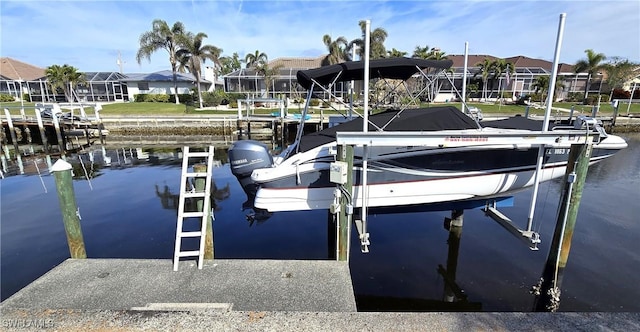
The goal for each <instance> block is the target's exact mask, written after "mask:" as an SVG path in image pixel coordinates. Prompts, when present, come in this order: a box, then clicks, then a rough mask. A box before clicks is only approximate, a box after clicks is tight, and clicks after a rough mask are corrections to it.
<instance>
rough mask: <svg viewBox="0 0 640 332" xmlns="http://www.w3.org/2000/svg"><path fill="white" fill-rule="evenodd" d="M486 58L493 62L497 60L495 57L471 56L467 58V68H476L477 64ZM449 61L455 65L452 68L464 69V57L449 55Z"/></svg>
mask: <svg viewBox="0 0 640 332" xmlns="http://www.w3.org/2000/svg"><path fill="white" fill-rule="evenodd" d="M485 58H487V59H489V60H491V61H493V60H496V59H498V58H496V57H495V56H493V55H472V54H469V56H468V57H467V66H468V67H476V64H477V63H479V62H482V61H483V60H484V59H485ZM447 59H449V60H451V61H453V65H452V66H451V67H461V68H462V67H464V55H447Z"/></svg>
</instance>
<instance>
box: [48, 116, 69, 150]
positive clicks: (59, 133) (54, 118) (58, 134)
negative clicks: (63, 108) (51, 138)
mask: <svg viewBox="0 0 640 332" xmlns="http://www.w3.org/2000/svg"><path fill="white" fill-rule="evenodd" d="M52 113H53V112H52ZM56 115H57V114H56V113H53V116H52V117H51V120H52V121H53V127H54V128H55V130H56V137H57V138H58V147H59V148H60V153H62V154H64V152H65V151H66V146H65V144H64V141H63V140H62V131H61V130H60V122H58V117H57V116H56Z"/></svg>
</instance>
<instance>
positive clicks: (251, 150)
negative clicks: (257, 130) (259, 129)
mask: <svg viewBox="0 0 640 332" xmlns="http://www.w3.org/2000/svg"><path fill="white" fill-rule="evenodd" d="M229 163H230V164H231V173H232V174H233V175H235V177H236V178H237V179H238V181H240V185H242V189H243V190H244V192H245V193H246V194H247V196H251V197H253V196H255V193H256V190H257V188H256V184H255V183H253V181H251V173H252V172H253V170H254V169H258V168H267V167H271V166H273V157H271V154H270V153H269V148H268V147H267V146H266V145H265V144H264V143H260V142H257V141H251V140H247V141H238V142H235V143H233V145H231V147H230V148H229Z"/></svg>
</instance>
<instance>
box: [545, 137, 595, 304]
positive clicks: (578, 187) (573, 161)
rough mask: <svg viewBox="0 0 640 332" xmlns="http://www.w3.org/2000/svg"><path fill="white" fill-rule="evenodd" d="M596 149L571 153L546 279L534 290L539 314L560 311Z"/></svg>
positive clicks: (581, 148) (578, 148)
mask: <svg viewBox="0 0 640 332" xmlns="http://www.w3.org/2000/svg"><path fill="white" fill-rule="evenodd" d="M592 149H593V145H592V144H591V142H588V143H587V144H575V145H572V146H571V149H570V151H569V161H568V163H567V170H566V172H565V176H564V188H563V192H562V198H561V203H560V209H559V210H560V212H559V213H558V219H557V221H556V228H555V231H554V233H553V240H552V242H551V249H550V251H549V256H547V262H546V264H545V267H544V271H543V273H542V278H541V279H540V283H539V284H538V285H537V286H534V294H535V295H536V300H535V304H534V310H535V311H552V312H553V311H556V310H557V309H558V308H559V307H560V286H561V284H562V277H563V274H564V268H565V266H566V265H567V261H568V258H569V251H570V249H571V239H572V237H573V230H574V228H575V225H576V221H577V216H578V208H579V207H580V199H581V198H582V189H583V188H584V182H585V179H586V177H587V170H588V168H589V158H590V156H591V151H592Z"/></svg>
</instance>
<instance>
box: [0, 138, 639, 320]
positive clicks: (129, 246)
mask: <svg viewBox="0 0 640 332" xmlns="http://www.w3.org/2000/svg"><path fill="white" fill-rule="evenodd" d="M623 136H624V137H625V138H626V139H627V141H628V143H629V148H627V149H626V150H623V151H621V152H619V153H618V154H616V155H615V156H614V157H613V158H610V159H608V160H605V161H603V162H602V163H599V164H597V165H594V166H592V167H591V168H590V169H589V173H588V176H587V180H586V185H585V189H584V193H583V198H582V203H581V205H580V212H579V215H578V222H577V225H576V229H575V234H574V237H573V244H572V247H571V254H570V256H569V262H568V265H567V267H566V269H565V276H564V281H563V285H562V294H561V303H560V310H561V311H640V301H638V298H640V287H638V285H640V273H639V272H638V271H640V245H638V240H639V239H640V223H639V221H640V204H638V202H639V194H640V135H638V134H625V135H623ZM142 146H143V143H141V142H132V143H121V142H119V143H117V144H112V143H107V144H106V145H105V146H104V147H103V146H100V145H94V146H92V147H91V148H89V149H87V150H85V151H81V152H80V153H78V154H73V155H70V156H68V157H67V160H68V161H70V162H71V163H72V164H73V165H74V179H75V180H74V189H75V193H76V199H77V203H78V206H79V209H80V211H79V212H80V216H81V223H82V229H83V232H84V240H85V243H86V250H87V255H88V256H89V257H90V258H164V259H170V258H171V257H172V254H173V245H174V236H175V227H176V226H175V225H176V217H177V197H178V191H179V185H180V184H179V182H180V181H179V179H180V171H181V169H180V163H181V154H180V148H179V147H178V146H170V145H169V144H166V145H164V146H161V145H157V144H156V145H155V146H153V147H142ZM215 153H216V159H217V160H219V162H220V163H219V165H217V166H216V167H215V168H214V170H213V177H214V181H215V222H214V231H215V235H214V237H215V256H216V257H217V258H225V259H233V258H251V259H328V258H329V257H330V256H331V252H332V250H331V244H330V241H329V240H328V234H329V231H328V228H329V226H328V225H329V224H328V221H327V220H328V218H327V212H326V211H310V212H283V213H274V214H272V215H271V216H270V217H269V218H268V219H260V218H255V216H253V215H252V213H251V212H252V211H250V210H247V209H243V203H244V202H245V200H246V196H245V194H244V192H243V191H242V189H241V188H240V186H239V184H238V183H237V181H236V179H235V178H234V177H233V175H232V174H231V172H230V170H229V165H228V163H227V161H226V158H227V154H226V148H225V147H220V148H217V149H216V151H215ZM57 158H58V157H55V156H54V157H51V160H52V161H55V160H56V159H57ZM18 166H19V165H17V163H16V162H15V161H7V167H8V168H7V169H8V170H9V172H8V173H6V174H4V176H5V177H4V178H3V179H2V180H0V195H1V196H0V198H1V201H0V204H1V205H0V211H1V214H0V221H1V223H0V230H1V232H0V234H1V235H0V241H1V242H0V245H1V257H0V259H1V261H0V277H1V289H0V291H1V297H2V299H3V300H4V299H6V298H8V297H9V296H11V295H12V294H14V293H15V292H17V291H18V290H20V289H21V288H23V287H25V286H26V285H27V284H29V283H30V282H32V281H33V280H35V279H37V278H38V277H40V276H41V275H43V274H44V273H46V272H47V271H49V270H50V269H52V268H53V267H55V266H56V265H58V264H60V263H61V262H63V261H64V260H65V259H67V258H68V257H69V251H68V247H67V242H66V237H65V233H64V228H63V223H62V216H61V213H60V209H59V205H58V197H57V194H56V190H55V181H54V178H53V176H52V175H50V174H48V172H47V160H46V158H45V157H43V156H42V155H39V156H29V157H27V156H24V157H22V160H21V167H18ZM20 168H21V170H20ZM20 173H24V174H20ZM560 190H561V183H560V181H559V180H556V181H551V182H547V183H544V184H542V185H541V188H540V192H539V200H538V206H537V212H536V218H535V221H534V228H535V230H537V231H539V233H540V234H541V238H542V243H541V244H540V245H539V249H540V250H538V251H531V250H529V249H528V247H527V246H525V245H524V244H523V243H522V242H521V241H520V240H518V239H516V238H515V237H514V236H512V235H511V234H510V233H508V232H507V231H506V230H504V229H503V228H502V227H501V226H499V225H498V224H497V223H495V222H494V221H492V219H490V218H488V217H486V216H484V214H483V213H482V211H480V210H469V211H466V212H465V215H464V226H463V228H462V231H461V233H460V234H459V237H452V238H450V234H449V231H447V230H446V229H445V228H444V226H443V224H444V223H443V222H444V218H445V217H449V215H450V212H449V211H442V212H411V213H408V212H405V213H394V214H374V215H371V216H370V218H369V220H370V225H369V231H370V234H371V247H370V253H368V254H363V253H361V252H360V247H359V246H358V245H357V238H356V232H353V234H352V235H353V236H352V239H351V241H352V244H353V245H352V247H351V252H350V267H351V275H352V280H353V286H354V292H355V295H356V300H357V304H358V308H359V310H382V311H385V310H389V311H393V310H407V311H425V310H434V311H448V310H464V311H478V310H481V311H523V312H527V311H531V310H532V307H533V301H534V298H533V296H532V295H531V294H530V293H529V290H530V288H531V286H532V285H534V284H536V283H537V282H538V279H539V277H540V275H541V273H542V269H543V266H544V263H545V260H546V256H547V253H548V250H549V246H550V241H551V237H552V233H553V228H554V224H555V218H556V213H557V205H558V201H559V193H560ZM530 196H531V191H530V190H527V191H523V192H520V193H518V194H517V195H515V196H514V206H513V207H505V208H502V211H503V212H504V213H505V214H507V215H508V216H509V217H510V218H511V219H512V220H514V221H516V223H518V224H519V225H521V226H522V227H524V226H525V224H526V216H527V210H528V204H529V199H530ZM445 269H446V270H448V271H449V273H448V274H447V273H443V272H442V271H444V270H445ZM444 275H448V276H449V277H448V278H444ZM148 277H149V278H153V276H148ZM239 277H240V276H239ZM445 280H451V281H453V280H455V284H452V283H447V282H445ZM458 288H459V289H460V290H459V291H457V292H455V290H457V289H458ZM452 294H456V295H457V296H453V295H452Z"/></svg>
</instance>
